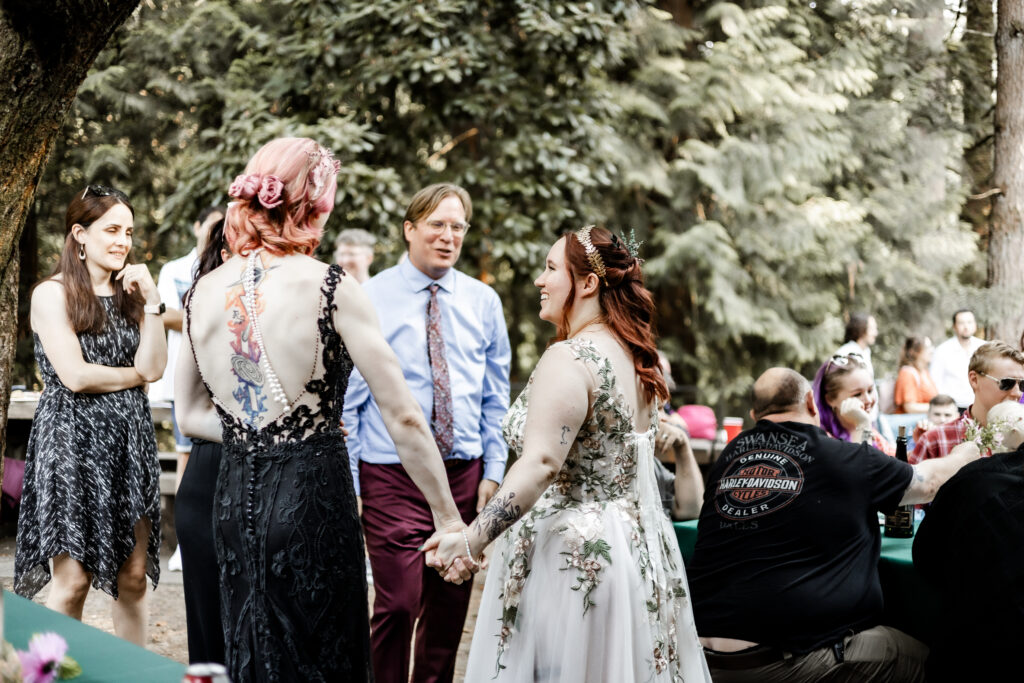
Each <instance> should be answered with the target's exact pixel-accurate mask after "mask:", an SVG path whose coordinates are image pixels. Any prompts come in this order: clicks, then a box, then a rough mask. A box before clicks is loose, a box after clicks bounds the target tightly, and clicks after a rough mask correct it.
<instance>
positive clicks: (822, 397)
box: [814, 353, 896, 455]
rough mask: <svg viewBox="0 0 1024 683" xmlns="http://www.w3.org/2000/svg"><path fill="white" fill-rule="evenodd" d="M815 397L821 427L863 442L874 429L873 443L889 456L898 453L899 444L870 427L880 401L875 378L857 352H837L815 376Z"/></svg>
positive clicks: (833, 434)
mask: <svg viewBox="0 0 1024 683" xmlns="http://www.w3.org/2000/svg"><path fill="white" fill-rule="evenodd" d="M814 400H815V402H816V403H817V404H818V413H819V414H820V416H821V427H822V429H824V430H825V431H826V432H828V433H829V435H831V436H833V437H835V438H837V439H842V440H843V441H860V440H861V436H862V435H863V434H864V432H866V431H870V432H871V445H872V446H874V447H875V448H877V449H878V450H880V451H882V452H883V453H885V454H886V455H895V454H896V447H895V446H894V445H893V444H891V443H889V442H888V441H887V440H886V439H885V437H883V436H882V435H881V434H879V433H878V431H877V430H876V429H875V428H874V427H872V426H871V410H872V408H874V406H875V404H876V403H877V401H878V396H877V394H876V393H875V378H874V377H873V376H872V374H871V370H869V369H868V366H867V364H866V363H865V362H864V359H863V358H862V357H861V356H860V354H857V353H848V354H846V355H838V354H837V355H835V356H832V357H831V358H829V359H828V361H826V362H825V364H824V365H822V366H821V367H820V368H818V372H817V374H815V375H814Z"/></svg>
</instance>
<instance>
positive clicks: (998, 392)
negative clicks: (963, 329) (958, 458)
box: [909, 341, 1024, 464]
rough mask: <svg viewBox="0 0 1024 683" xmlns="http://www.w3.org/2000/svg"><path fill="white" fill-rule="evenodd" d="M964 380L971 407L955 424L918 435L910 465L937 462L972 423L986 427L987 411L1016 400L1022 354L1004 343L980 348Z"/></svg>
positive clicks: (1022, 377)
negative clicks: (972, 396) (936, 459)
mask: <svg viewBox="0 0 1024 683" xmlns="http://www.w3.org/2000/svg"><path fill="white" fill-rule="evenodd" d="M967 380H968V382H969V383H970V385H971V389H973V390H974V403H972V404H971V405H970V406H968V408H967V410H965V411H964V414H963V415H961V416H960V418H959V419H958V420H954V421H953V422H949V423H947V424H944V425H942V426H941V427H936V428H935V429H932V430H929V431H927V432H925V433H924V434H922V435H921V439H920V440H919V441H917V442H916V443H915V444H914V451H913V452H912V453H911V454H910V458H909V460H910V462H911V464H914V463H918V462H921V461H923V460H930V459H932V458H941V457H942V456H944V455H946V454H947V453H949V451H950V450H951V449H952V448H953V446H955V445H957V444H958V443H960V442H961V441H963V440H964V438H965V437H966V435H967V426H968V425H969V424H970V422H971V421H972V420H973V421H974V422H976V423H977V424H979V425H980V426H982V427H984V426H985V425H986V424H987V423H988V411H989V410H991V409H992V408H993V407H994V406H996V405H997V404H999V403H1002V402H1003V401H1014V402H1016V401H1018V400H1020V396H1021V387H1022V386H1024V353H1021V352H1020V351H1018V350H1017V349H1015V348H1013V347H1012V346H1010V345H1009V344H1007V343H1006V342H1001V341H992V342H988V343H987V344H983V345H982V346H980V347H978V350H977V351H975V352H974V355H973V356H971V362H970V364H969V365H968V370H967ZM982 455H983V456H988V455H989V454H988V453H982Z"/></svg>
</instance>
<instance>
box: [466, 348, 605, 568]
mask: <svg viewBox="0 0 1024 683" xmlns="http://www.w3.org/2000/svg"><path fill="white" fill-rule="evenodd" d="M571 354H572V352H571V351H570V349H568V348H567V347H565V346H556V347H553V348H551V349H549V350H548V351H547V352H545V354H544V356H543V357H542V358H541V360H540V363H538V364H537V370H536V372H535V373H534V377H533V386H532V388H531V390H530V406H529V410H528V412H527V415H526V427H525V431H524V435H523V452H522V455H521V456H520V458H519V459H518V460H516V462H515V464H514V465H512V467H511V468H510V469H509V471H508V473H507V474H506V475H505V481H504V482H503V483H502V485H501V486H500V487H499V488H498V491H497V493H495V494H494V497H493V498H492V499H491V501H490V502H489V503H488V504H487V505H486V507H484V509H483V510H482V511H481V512H480V514H479V515H477V518H476V519H475V520H474V521H473V523H472V524H471V525H470V528H469V529H468V530H467V534H468V537H469V543H470V547H471V548H472V550H473V555H474V557H476V556H479V555H480V553H481V552H483V549H484V548H485V547H486V546H487V545H488V544H489V543H490V542H491V541H493V540H494V539H496V538H497V537H498V536H500V535H501V534H502V533H503V532H504V531H505V530H506V529H508V528H509V527H510V526H512V525H513V524H514V523H515V522H516V521H517V520H518V519H519V518H520V517H522V516H523V515H524V514H525V513H526V512H527V511H528V510H529V509H530V508H531V507H533V505H534V503H536V502H537V499H538V498H540V496H541V494H543V493H544V491H545V490H546V489H547V487H548V486H549V485H550V484H551V482H552V481H554V479H555V476H556V475H557V474H558V471H559V470H560V469H561V468H562V464H563V463H564V462H565V458H566V456H567V455H568V454H569V449H570V448H571V446H572V443H573V441H574V440H575V438H576V435H577V434H578V433H579V431H580V428H581V427H582V426H583V422H584V420H586V418H587V413H588V411H589V409H590V388H591V384H592V382H593V379H592V378H591V377H590V375H589V374H588V373H587V372H586V370H585V368H584V367H583V365H582V364H581V363H578V362H575V361H574V360H573V358H572V355H571ZM459 554H464V549H463V552H462V553H459Z"/></svg>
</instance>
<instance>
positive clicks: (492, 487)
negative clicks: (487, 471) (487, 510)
mask: <svg viewBox="0 0 1024 683" xmlns="http://www.w3.org/2000/svg"><path fill="white" fill-rule="evenodd" d="M497 490H498V482H496V481H491V480H490V479H481V480H480V486H478V487H477V488H476V511H477V514H479V513H480V511H481V510H483V509H484V506H485V505H487V503H488V502H490V500H491V498H493V497H494V493H495V492H496V491H497Z"/></svg>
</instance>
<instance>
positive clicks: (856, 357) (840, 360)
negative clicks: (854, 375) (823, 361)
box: [825, 352, 864, 373]
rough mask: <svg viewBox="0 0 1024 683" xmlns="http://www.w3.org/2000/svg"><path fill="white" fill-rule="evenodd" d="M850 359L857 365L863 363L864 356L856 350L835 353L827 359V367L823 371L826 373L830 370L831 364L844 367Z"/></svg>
mask: <svg viewBox="0 0 1024 683" xmlns="http://www.w3.org/2000/svg"><path fill="white" fill-rule="evenodd" d="M850 361H854V362H856V363H857V365H864V356H862V355H860V354H859V353H856V352H853V353H847V354H839V353H837V354H836V355H834V356H832V357H831V358H829V359H828V367H827V368H825V372H826V373H827V372H828V371H829V370H831V369H832V366H833V365H834V366H836V367H837V368H845V367H846V366H847V365H849V364H850Z"/></svg>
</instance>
